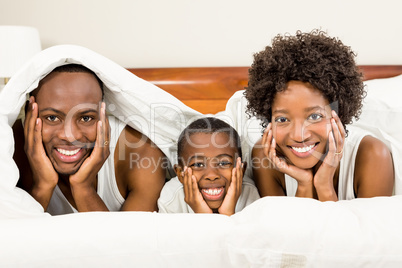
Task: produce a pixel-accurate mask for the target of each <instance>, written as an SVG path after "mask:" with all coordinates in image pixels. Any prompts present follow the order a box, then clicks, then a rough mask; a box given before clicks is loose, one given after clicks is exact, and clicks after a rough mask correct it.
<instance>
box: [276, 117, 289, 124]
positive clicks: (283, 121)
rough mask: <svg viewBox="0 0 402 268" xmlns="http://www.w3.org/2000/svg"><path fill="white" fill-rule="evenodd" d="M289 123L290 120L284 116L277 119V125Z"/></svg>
mask: <svg viewBox="0 0 402 268" xmlns="http://www.w3.org/2000/svg"><path fill="white" fill-rule="evenodd" d="M287 121H288V119H287V118H286V117H283V116H281V117H277V118H275V122H276V123H285V122H287Z"/></svg>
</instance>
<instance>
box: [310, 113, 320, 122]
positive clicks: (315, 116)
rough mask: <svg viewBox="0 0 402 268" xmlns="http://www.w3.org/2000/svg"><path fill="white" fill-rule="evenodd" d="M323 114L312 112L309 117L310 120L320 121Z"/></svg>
mask: <svg viewBox="0 0 402 268" xmlns="http://www.w3.org/2000/svg"><path fill="white" fill-rule="evenodd" d="M322 117H323V116H322V115H321V114H312V115H310V116H309V117H308V118H307V119H308V120H313V121H319V120H321V119H322Z"/></svg>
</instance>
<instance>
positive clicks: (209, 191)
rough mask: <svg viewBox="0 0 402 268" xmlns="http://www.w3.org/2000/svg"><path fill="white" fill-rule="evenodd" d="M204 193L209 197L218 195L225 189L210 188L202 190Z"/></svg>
mask: <svg viewBox="0 0 402 268" xmlns="http://www.w3.org/2000/svg"><path fill="white" fill-rule="evenodd" d="M202 191H203V192H204V193H206V194H208V195H218V194H220V193H221V192H222V191H223V188H219V189H217V188H210V189H202Z"/></svg>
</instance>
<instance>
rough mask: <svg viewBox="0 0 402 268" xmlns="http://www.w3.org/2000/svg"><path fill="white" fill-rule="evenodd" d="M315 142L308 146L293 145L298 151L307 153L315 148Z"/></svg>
mask: <svg viewBox="0 0 402 268" xmlns="http://www.w3.org/2000/svg"><path fill="white" fill-rule="evenodd" d="M313 147H314V144H313V145H310V146H306V147H292V149H293V150H295V151H296V152H298V153H305V152H308V151H310V150H311V149H313Z"/></svg>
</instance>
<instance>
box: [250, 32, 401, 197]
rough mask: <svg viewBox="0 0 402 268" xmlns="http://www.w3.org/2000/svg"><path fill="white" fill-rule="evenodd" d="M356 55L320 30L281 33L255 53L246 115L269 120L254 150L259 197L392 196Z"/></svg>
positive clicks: (387, 163) (386, 159) (388, 166)
mask: <svg viewBox="0 0 402 268" xmlns="http://www.w3.org/2000/svg"><path fill="white" fill-rule="evenodd" d="M354 57H355V54H354V53H353V52H352V51H351V50H350V48H349V47H347V46H345V45H344V44H343V43H342V42H341V41H340V40H339V39H337V38H332V37H329V36H328V35H327V34H326V33H324V32H322V31H318V30H315V31H312V32H311V33H302V32H300V31H299V32H297V33H296V35H295V36H290V35H284V36H281V35H278V36H276V37H275V38H274V39H273V42H272V46H267V47H266V48H265V50H263V51H261V52H259V53H257V54H255V55H254V62H253V64H252V66H251V68H250V70H249V84H248V87H247V90H246V91H245V97H246V99H247V100H248V106H247V112H248V113H249V114H250V115H255V116H257V117H258V118H260V119H262V120H263V123H262V125H263V127H266V129H265V131H264V134H263V137H262V139H260V140H259V141H258V142H257V143H256V144H255V145H254V148H253V152H252V156H253V163H252V164H253V176H254V180H255V182H256V185H257V187H258V189H259V192H260V195H261V196H267V195H271V196H272V195H273V196H278V195H287V196H297V197H310V198H316V199H319V200H322V201H328V200H332V201H337V200H342V199H353V198H356V197H373V196H390V195H392V191H393V186H394V171H393V162H392V156H391V153H390V151H389V149H388V148H387V147H386V145H385V144H384V143H383V142H381V141H380V140H378V139H377V138H375V137H373V136H370V135H369V134H368V133H363V132H362V131H351V132H350V133H348V132H347V131H346V124H350V123H351V122H352V119H353V118H356V119H358V116H359V114H360V112H361V107H362V100H363V98H364V96H365V91H364V86H363V82H362V76H361V73H360V72H359V71H358V68H357V66H356V64H355V61H354Z"/></svg>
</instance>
